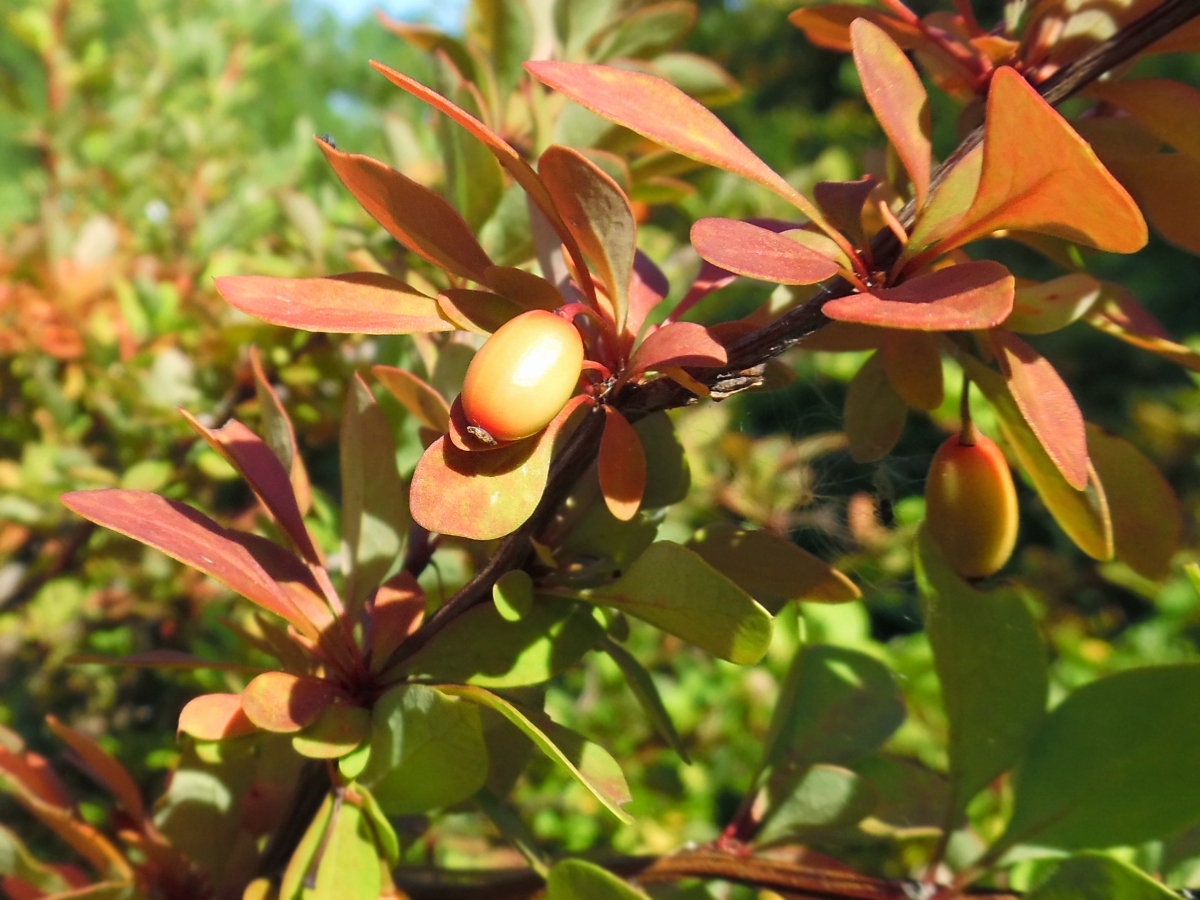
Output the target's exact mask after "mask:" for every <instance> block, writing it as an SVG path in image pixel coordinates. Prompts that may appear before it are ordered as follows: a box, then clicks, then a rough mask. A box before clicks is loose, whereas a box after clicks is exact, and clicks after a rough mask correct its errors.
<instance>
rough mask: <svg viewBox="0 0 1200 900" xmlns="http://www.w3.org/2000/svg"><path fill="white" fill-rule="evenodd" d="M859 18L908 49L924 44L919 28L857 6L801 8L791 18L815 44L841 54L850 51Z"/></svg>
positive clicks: (893, 17) (885, 14)
mask: <svg viewBox="0 0 1200 900" xmlns="http://www.w3.org/2000/svg"><path fill="white" fill-rule="evenodd" d="M857 19H866V20H867V21H869V22H871V23H872V24H874V25H876V26H877V27H879V28H881V29H883V31H884V32H886V33H887V34H888V35H889V36H890V37H891V38H892V40H894V41H895V42H896V43H897V44H899V45H900V46H901V47H902V48H903V49H905V50H913V49H915V48H916V47H919V46H921V44H922V43H923V41H924V38H923V37H922V35H921V32H920V31H919V30H918V29H917V28H916V26H914V25H910V24H908V23H907V22H902V21H901V20H900V19H897V18H896V17H895V16H890V15H888V14H887V13H884V12H880V11H879V10H877V9H871V8H870V7H868V6H861V5H859V4H857V3H853V4H852V3H822V4H821V5H820V6H810V7H806V8H804V9H798V10H796V11H795V12H793V13H792V14H791V15H789V16H788V21H789V22H791V23H792V24H793V25H795V26H796V27H797V28H799V29H800V30H801V31H803V32H804V34H805V36H806V37H807V38H808V39H809V40H810V41H812V43H814V44H816V45H817V46H818V47H824V48H825V49H826V50H836V51H838V52H839V53H849V52H850V49H851V41H850V25H851V24H852V23H853V22H854V21H855V20H857Z"/></svg>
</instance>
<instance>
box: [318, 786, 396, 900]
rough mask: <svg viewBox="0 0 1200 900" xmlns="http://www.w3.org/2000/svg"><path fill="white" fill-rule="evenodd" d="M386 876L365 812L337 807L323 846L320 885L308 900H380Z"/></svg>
mask: <svg viewBox="0 0 1200 900" xmlns="http://www.w3.org/2000/svg"><path fill="white" fill-rule="evenodd" d="M382 884H383V877H382V874H381V872H380V868H379V851H378V850H377V849H376V848H375V835H374V834H373V832H372V831H371V826H370V824H369V823H368V822H367V819H366V816H364V815H363V811H362V810H361V809H359V808H358V807H357V806H355V805H354V804H352V803H345V802H343V803H341V804H339V805H335V806H334V809H333V815H332V818H331V820H330V822H329V827H328V830H327V831H326V834H325V838H324V840H323V841H322V842H321V847H320V863H319V867H318V869H317V879H316V883H315V884H314V885H313V887H312V889H311V890H309V889H308V888H307V887H306V889H305V891H304V900H378V898H379V892H380V890H381V888H382Z"/></svg>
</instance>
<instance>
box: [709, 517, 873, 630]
mask: <svg viewBox="0 0 1200 900" xmlns="http://www.w3.org/2000/svg"><path fill="white" fill-rule="evenodd" d="M688 547H689V549H691V550H694V551H695V552H696V553H697V554H699V556H700V557H701V558H702V559H703V560H704V561H705V562H707V563H708V564H709V565H711V566H712V567H713V568H715V569H716V570H717V571H719V572H721V573H722V574H723V575H725V576H726V577H728V578H729V579H731V580H732V581H733V582H734V583H735V584H737V585H738V586H739V587H740V588H741V589H742V590H744V591H745V592H746V593H748V594H749V595H750V596H752V597H753V598H754V599H755V600H757V601H758V602H759V603H761V604H762V605H763V607H764V608H766V609H767V611H768V612H770V613H772V614H775V613H778V612H779V610H780V609H781V608H782V607H783V605H784V604H785V603H787V602H788V601H793V600H794V601H806V602H809V603H844V602H846V601H848V600H857V599H858V598H859V597H861V596H862V593H861V592H860V591H859V589H858V588H857V587H855V585H854V582H852V581H851V580H850V579H849V578H847V577H846V576H845V575H843V574H842V573H841V572H839V571H838V570H837V569H835V568H833V566H831V565H829V563H827V562H825V561H824V560H822V559H820V558H818V557H816V556H813V555H812V554H811V553H809V552H808V551H807V550H805V549H803V548H801V547H797V546H796V545H795V544H794V543H792V542H791V541H789V540H787V539H785V538H782V537H779V536H778V535H775V534H772V533H771V532H769V531H751V530H749V529H745V528H739V527H737V526H736V525H734V524H733V523H731V522H714V523H713V524H711V525H706V526H705V527H704V528H702V529H700V530H699V531H697V532H696V533H695V534H694V535H693V536H692V539H691V540H690V541H688Z"/></svg>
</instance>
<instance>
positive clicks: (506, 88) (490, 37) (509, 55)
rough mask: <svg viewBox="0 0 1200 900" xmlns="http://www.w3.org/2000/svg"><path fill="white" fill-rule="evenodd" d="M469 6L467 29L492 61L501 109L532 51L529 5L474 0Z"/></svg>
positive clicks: (506, 0) (521, 1) (517, 1)
mask: <svg viewBox="0 0 1200 900" xmlns="http://www.w3.org/2000/svg"><path fill="white" fill-rule="evenodd" d="M468 10H469V12H468V19H467V33H468V34H469V35H470V36H471V37H472V38H473V39H474V43H475V44H476V46H478V47H479V49H480V51H481V53H482V55H483V57H484V58H485V59H487V60H488V61H489V62H490V63H491V64H492V67H493V69H494V71H495V77H496V94H497V98H498V99H499V101H500V102H501V104H502V106H501V110H500V112H501V113H502V112H503V104H504V103H506V102H507V100H508V98H509V97H510V96H512V94H513V93H515V92H516V89H517V84H518V83H519V82H520V80H521V78H522V77H523V76H524V74H525V72H524V70H523V69H522V68H521V64H522V63H523V62H524V61H525V60H527V59H528V58H529V57H530V55H531V53H532V52H533V34H534V25H533V19H532V17H531V15H530V11H529V6H528V4H527V3H526V2H525V0H477V2H475V3H472V4H471V5H470V6H469V7H468Z"/></svg>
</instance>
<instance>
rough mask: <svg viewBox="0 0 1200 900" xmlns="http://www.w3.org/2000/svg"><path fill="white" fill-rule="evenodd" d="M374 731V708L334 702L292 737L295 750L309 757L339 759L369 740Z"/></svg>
mask: <svg viewBox="0 0 1200 900" xmlns="http://www.w3.org/2000/svg"><path fill="white" fill-rule="evenodd" d="M370 730H371V712H370V710H366V709H363V708H362V707H361V706H351V705H350V704H348V703H332V704H330V705H329V706H327V707H326V708H325V710H324V711H323V712H322V713H321V715H320V716H318V717H317V720H316V721H315V722H313V723H312V724H311V725H308V726H307V727H306V728H304V730H302V731H301V732H300V733H299V734H296V735H293V736H292V749H293V750H295V751H296V752H297V753H299V754H300V755H301V756H305V757H308V758H309V759H337V758H338V757H341V756H345V755H346V754H347V753H349V752H350V751H351V750H353V749H354V748H355V747H357V746H359V745H360V744H361V743H362V742H363V741H364V740H366V737H367V734H368V733H369V732H370Z"/></svg>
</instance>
